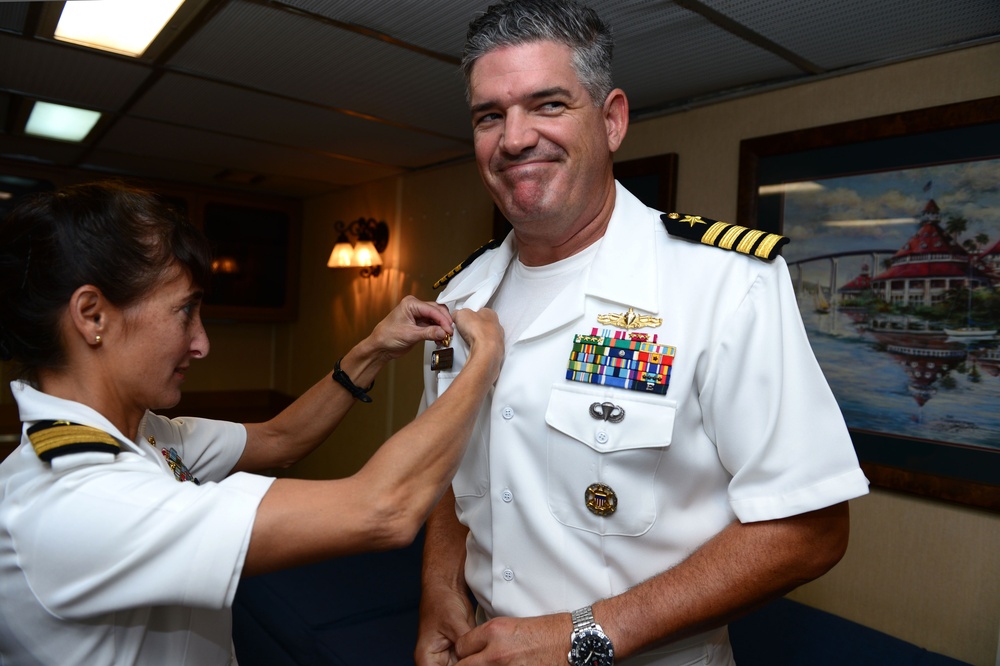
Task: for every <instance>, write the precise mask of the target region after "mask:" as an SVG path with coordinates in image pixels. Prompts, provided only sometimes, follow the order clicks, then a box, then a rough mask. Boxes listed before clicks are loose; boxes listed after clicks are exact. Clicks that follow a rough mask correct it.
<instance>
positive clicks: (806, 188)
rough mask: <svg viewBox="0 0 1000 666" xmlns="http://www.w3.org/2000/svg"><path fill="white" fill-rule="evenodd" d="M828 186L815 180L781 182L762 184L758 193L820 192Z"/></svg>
mask: <svg viewBox="0 0 1000 666" xmlns="http://www.w3.org/2000/svg"><path fill="white" fill-rule="evenodd" d="M825 189H826V188H825V187H823V186H822V185H820V184H819V183H814V182H813V181H808V180H807V181H803V182H801V183H779V184H777V185H761V186H760V189H758V190H757V193H758V194H760V195H761V196H765V195H767V194H787V193H789V192H818V191H819V190H825Z"/></svg>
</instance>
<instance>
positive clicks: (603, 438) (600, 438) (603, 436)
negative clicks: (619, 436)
mask: <svg viewBox="0 0 1000 666" xmlns="http://www.w3.org/2000/svg"><path fill="white" fill-rule="evenodd" d="M594 437H595V439H597V443H598V444H607V443H608V433H606V432H604V431H603V430H598V431H597V434H596V435H595V436H594Z"/></svg>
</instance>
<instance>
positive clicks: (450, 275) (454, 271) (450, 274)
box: [431, 264, 464, 289]
mask: <svg viewBox="0 0 1000 666" xmlns="http://www.w3.org/2000/svg"><path fill="white" fill-rule="evenodd" d="M463 268H464V266H462V264H459V265H458V266H455V267H454V268H453V269H451V270H450V271H448V272H447V273H446V274H445V275H443V276H442V277H440V278H439V279H438V281H437V282H435V283H434V286H433V287H431V288H432V289H437V288H438V287H440V286H441V285H442V284H444V283H445V282H447V281H448V280H450V279H452V278H453V277H455V275H456V274H457V273H458V272H459V271H460V270H462V269H463Z"/></svg>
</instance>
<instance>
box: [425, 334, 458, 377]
mask: <svg viewBox="0 0 1000 666" xmlns="http://www.w3.org/2000/svg"><path fill="white" fill-rule="evenodd" d="M441 344H442V345H444V348H442V349H435V350H434V351H432V352H431V370H433V371H434V372H437V371H438V370H448V369H450V368H451V364H452V363H453V362H454V361H455V350H454V349H453V348H452V346H451V336H450V335H446V336H445V338H444V340H442V341H441Z"/></svg>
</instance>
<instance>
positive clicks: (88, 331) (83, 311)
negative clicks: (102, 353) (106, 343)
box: [68, 284, 108, 346]
mask: <svg viewBox="0 0 1000 666" xmlns="http://www.w3.org/2000/svg"><path fill="white" fill-rule="evenodd" d="M68 314H69V320H70V322H71V323H72V330H73V331H75V332H76V333H77V335H79V336H80V337H81V338H82V340H83V341H84V342H85V343H87V344H88V345H91V346H96V345H100V344H101V341H102V338H101V335H102V333H104V332H105V331H106V330H107V324H108V302H107V300H106V299H105V298H104V294H103V293H102V292H101V290H100V289H98V288H97V287H95V286H94V285H92V284H85V285H83V286H82V287H78V288H77V290H76V291H74V292H73V295H72V296H70V298H69V312H68Z"/></svg>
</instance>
